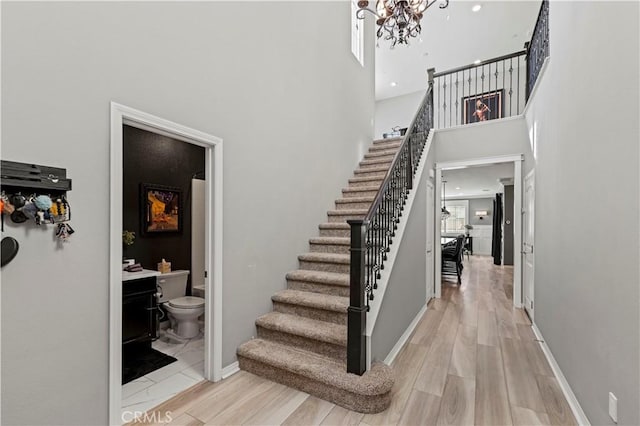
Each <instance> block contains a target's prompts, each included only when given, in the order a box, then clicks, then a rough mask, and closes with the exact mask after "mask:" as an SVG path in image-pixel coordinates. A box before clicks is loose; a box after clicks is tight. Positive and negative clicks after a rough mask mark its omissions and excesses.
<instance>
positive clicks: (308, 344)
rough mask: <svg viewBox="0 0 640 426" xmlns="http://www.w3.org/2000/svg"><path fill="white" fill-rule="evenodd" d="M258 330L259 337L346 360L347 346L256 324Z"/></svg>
mask: <svg viewBox="0 0 640 426" xmlns="http://www.w3.org/2000/svg"><path fill="white" fill-rule="evenodd" d="M256 328H257V330H258V337H259V338H261V339H265V340H271V341H272V342H277V343H282V344H283V345H288V346H293V347H296V348H299V349H303V350H305V351H309V352H314V353H317V354H319V355H324V356H327V357H329V358H333V359H336V360H338V361H346V359H347V348H346V346H339V345H334V344H331V343H327V342H321V341H318V340H314V339H310V338H307V337H302V336H296V335H295V334H289V333H286V332H282V331H277V330H270V329H268V328H264V327H261V326H259V325H258V326H256Z"/></svg>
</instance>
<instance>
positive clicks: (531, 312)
mask: <svg viewBox="0 0 640 426" xmlns="http://www.w3.org/2000/svg"><path fill="white" fill-rule="evenodd" d="M529 179H533V211H532V212H526V211H525V209H524V204H523V206H522V217H523V219H524V215H525V214H527V213H529V214H530V215H531V216H532V219H533V244H532V246H533V247H535V243H536V239H535V232H536V227H535V220H536V219H535V218H536V215H535V212H536V204H535V203H536V181H535V169H533V170H531V171H530V172H529V173H527V175H526V176H525V177H524V180H523V181H522V183H523V187H522V189H523V192H522V195H523V197H524V196H525V191H524V190H525V189H526V184H527V182H528V181H529ZM523 201H524V199H523ZM522 225H523V226H522V247H521V253H522V286H523V287H522V303H523V307H524V309H525V311H527V314H528V315H529V317H530V319H531V322H533V320H534V317H535V315H536V309H535V300H534V299H535V282H536V280H535V276H536V275H535V265H536V255H535V252H532V254H533V268H532V270H531V303H532V304H533V306H534V307H533V309H531V310H530V308H528V307H527V306H526V303H524V302H525V300H526V299H525V293H524V281H525V280H524V272H525V268H524V263H525V256H526V253H525V251H526V248H525V246H524V245H525V243H524V235H525V234H524V220H523V223H522ZM534 250H535V249H534Z"/></svg>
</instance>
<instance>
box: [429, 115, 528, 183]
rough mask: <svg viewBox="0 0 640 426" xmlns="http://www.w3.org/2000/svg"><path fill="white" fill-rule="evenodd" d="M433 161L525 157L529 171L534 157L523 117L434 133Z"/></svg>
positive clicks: (525, 165) (525, 167) (525, 166)
mask: <svg viewBox="0 0 640 426" xmlns="http://www.w3.org/2000/svg"><path fill="white" fill-rule="evenodd" d="M434 142H435V143H436V144H437V150H436V161H437V162H447V161H464V160H470V159H476V158H485V157H496V156H501V155H515V154H524V163H525V164H524V167H523V170H526V169H527V167H532V164H533V163H532V162H533V156H532V154H531V148H530V145H529V140H528V138H527V133H526V122H525V120H524V117H522V116H520V117H512V118H510V119H505V120H492V121H486V122H483V123H477V124H469V125H466V126H459V127H453V128H449V129H439V130H436V132H435V135H434Z"/></svg>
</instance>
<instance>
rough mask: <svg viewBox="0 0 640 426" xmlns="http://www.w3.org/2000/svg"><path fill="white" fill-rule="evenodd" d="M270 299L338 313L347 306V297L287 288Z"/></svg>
mask: <svg viewBox="0 0 640 426" xmlns="http://www.w3.org/2000/svg"><path fill="white" fill-rule="evenodd" d="M271 300H273V301H274V302H278V303H286V304H289V305H299V306H305V307H307V308H315V309H323V310H325V311H333V312H340V313H346V312H347V308H348V307H349V298H348V297H341V296H332V295H329V294H321V293H312V292H310V291H299V290H289V289H288V290H281V291H279V292H277V293H276V294H274V295H273V296H271Z"/></svg>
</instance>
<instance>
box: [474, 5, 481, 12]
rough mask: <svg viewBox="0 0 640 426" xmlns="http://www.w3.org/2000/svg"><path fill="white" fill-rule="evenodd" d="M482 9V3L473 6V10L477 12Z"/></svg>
mask: <svg viewBox="0 0 640 426" xmlns="http://www.w3.org/2000/svg"><path fill="white" fill-rule="evenodd" d="M480 9H482V5H479V4H476V5H474V6H473V7H472V8H471V10H473V11H474V12H477V11H479V10H480Z"/></svg>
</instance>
